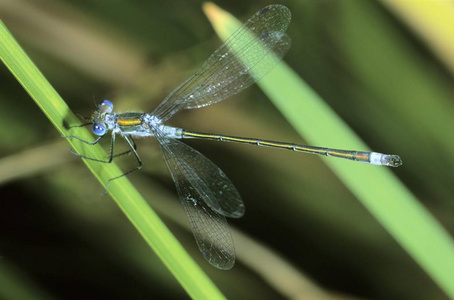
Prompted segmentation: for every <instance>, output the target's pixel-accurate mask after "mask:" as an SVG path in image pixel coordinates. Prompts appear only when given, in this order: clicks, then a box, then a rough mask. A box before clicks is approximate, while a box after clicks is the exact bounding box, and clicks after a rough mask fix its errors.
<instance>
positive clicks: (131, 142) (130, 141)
mask: <svg viewBox="0 0 454 300" xmlns="http://www.w3.org/2000/svg"><path fill="white" fill-rule="evenodd" d="M123 137H124V139H125V140H126V142H127V143H128V145H129V147H130V148H131V149H130V150H129V151H126V152H125V153H129V152H132V153H133V154H134V156H135V158H136V160H137V166H136V167H135V168H133V169H130V170H129V171H127V172H125V173H123V174H121V175H119V176H116V177H113V178H110V179H109V180H108V181H107V183H106V190H105V191H104V194H107V192H108V191H109V187H110V183H111V182H112V181H113V180H115V179H118V178H121V177H123V176H126V175H129V174H131V173H132V172H135V171H137V170H140V169H141V168H142V165H143V164H142V160H141V159H140V157H139V154H138V153H137V146H136V143H135V141H134V139H133V138H132V137H128V136H126V135H125V136H123ZM125 153H120V155H122V154H125Z"/></svg>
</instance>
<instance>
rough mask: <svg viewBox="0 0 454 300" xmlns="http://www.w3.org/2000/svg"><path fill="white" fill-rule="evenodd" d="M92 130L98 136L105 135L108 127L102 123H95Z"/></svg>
mask: <svg viewBox="0 0 454 300" xmlns="http://www.w3.org/2000/svg"><path fill="white" fill-rule="evenodd" d="M91 130H92V131H93V133H94V134H96V135H98V136H103V135H105V134H106V131H107V130H106V127H104V126H102V125H101V124H98V123H94V124H93V126H92V127H91Z"/></svg>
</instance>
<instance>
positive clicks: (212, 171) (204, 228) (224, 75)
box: [65, 5, 401, 269]
mask: <svg viewBox="0 0 454 300" xmlns="http://www.w3.org/2000/svg"><path fill="white" fill-rule="evenodd" d="M289 23H290V11H289V10H288V8H286V7H285V6H282V5H270V6H267V7H265V8H263V9H261V10H260V11H258V12H257V13H256V14H255V15H254V16H252V17H251V18H250V19H249V20H248V21H247V22H246V23H244V24H243V25H242V26H241V27H240V28H239V29H238V30H237V31H236V32H235V33H234V34H233V35H232V36H231V37H230V38H229V39H227V40H226V41H225V42H224V43H223V44H222V45H221V46H220V47H219V49H217V50H216V51H215V52H214V53H213V54H212V55H211V56H210V58H208V60H207V61H205V63H204V64H203V65H202V66H201V67H200V69H199V70H198V71H197V72H196V73H195V74H193V75H192V76H191V77H190V78H189V79H187V80H186V81H185V82H183V83H182V84H181V85H180V86H179V87H178V88H176V89H175V90H174V91H173V92H172V93H170V95H169V96H167V98H165V99H164V101H162V103H161V104H159V105H158V107H157V108H156V109H155V110H154V111H153V112H152V113H150V114H149V113H141V112H127V113H114V112H113V104H112V102H110V101H108V100H104V101H102V102H101V103H100V104H98V106H97V110H96V111H95V112H94V113H93V115H92V117H91V121H90V122H89V123H87V124H83V125H88V124H91V125H92V131H93V133H94V134H95V135H97V136H98V137H97V138H96V139H95V141H94V142H87V141H85V140H82V139H81V138H79V137H77V136H74V135H71V136H65V137H66V138H75V139H78V140H80V141H81V142H84V143H86V144H89V145H94V144H96V143H98V142H99V141H100V140H101V139H102V138H103V137H104V136H106V134H107V132H109V131H110V132H111V147H110V156H109V159H108V160H101V159H97V158H92V157H86V156H82V155H79V156H81V157H82V158H84V159H90V160H94V161H98V162H103V163H110V162H112V160H113V158H114V157H115V156H118V155H114V144H115V136H116V135H120V136H121V137H123V138H124V139H125V140H126V142H127V144H128V145H129V147H130V150H129V151H128V152H131V153H132V154H134V156H135V158H136V159H137V163H138V164H137V167H136V168H135V169H133V170H131V171H128V172H126V173H124V174H122V175H121V176H125V175H126V174H129V173H131V172H132V171H135V170H138V169H140V167H141V166H142V161H141V160H140V157H139V155H138V153H137V150H136V146H135V143H134V139H133V137H155V138H156V139H157V140H158V142H159V145H160V146H161V150H162V152H163V154H164V158H165V163H166V164H167V167H168V169H169V171H170V174H171V176H172V179H173V181H174V182H175V185H176V189H177V191H178V195H179V197H180V200H181V202H182V203H183V207H184V209H185V211H186V213H187V215H188V217H189V222H190V224H191V227H192V231H193V233H194V236H195V239H196V241H197V244H198V246H199V249H200V251H201V252H202V253H203V256H204V257H205V258H206V259H207V260H208V262H209V263H210V264H212V265H213V266H215V267H217V268H219V269H230V268H231V267H232V266H233V264H234V262H235V249H234V245H233V240H232V236H231V233H230V229H229V227H228V224H227V221H226V218H225V217H231V218H239V217H241V216H243V214H244V204H243V201H242V200H241V197H240V195H239V193H238V191H237V189H236V188H235V186H234V185H233V184H232V182H231V181H230V180H229V179H228V178H227V176H226V175H225V174H224V172H223V171H222V170H221V169H220V168H219V167H217V166H216V165H215V164H214V163H213V162H211V161H210V160H208V159H207V158H206V157H205V156H203V155H202V154H201V153H199V152H198V151H196V150H194V149H193V148H191V147H189V146H188V145H186V144H184V143H182V142H180V141H179V139H185V138H190V139H202V140H216V141H221V142H236V143H244V144H251V145H256V146H265V147H273V148H280V149H287V150H293V151H299V152H305V153H312V154H318V155H325V156H334V157H338V158H345V159H350V160H354V161H359V162H364V163H369V164H374V165H383V166H391V167H397V166H399V165H401V160H400V158H399V156H397V155H386V154H381V153H377V152H361V151H348V150H336V149H329V148H323V147H314V146H307V145H297V144H291V143H282V142H275V141H268V140H260V139H253V138H244V137H235V136H226V135H220V134H212V133H200V132H194V131H189V130H185V129H182V128H176V127H171V126H167V125H164V122H166V121H167V120H169V119H170V118H171V117H172V116H173V115H175V114H176V113H177V112H179V111H180V110H182V109H193V108H200V107H204V106H207V105H211V104H214V103H217V102H219V101H222V100H224V99H226V98H228V97H230V96H232V95H235V94H237V93H239V92H240V91H242V90H244V89H245V88H246V87H248V86H250V85H251V84H253V83H255V82H256V81H257V80H259V79H260V78H261V77H263V76H264V75H265V74H266V73H268V72H269V71H270V70H271V69H272V68H273V67H274V66H275V65H276V64H277V63H278V62H279V61H280V60H281V58H282V57H283V56H284V54H285V53H286V52H287V50H288V49H289V48H290V38H289V37H288V36H287V35H286V34H285V31H286V30H287V27H288V25H289ZM83 125H81V126H83ZM121 154H123V153H120V155H121ZM121 176H118V177H115V178H111V179H110V180H109V182H108V183H107V184H109V183H110V182H111V181H112V180H115V179H117V178H119V177H121Z"/></svg>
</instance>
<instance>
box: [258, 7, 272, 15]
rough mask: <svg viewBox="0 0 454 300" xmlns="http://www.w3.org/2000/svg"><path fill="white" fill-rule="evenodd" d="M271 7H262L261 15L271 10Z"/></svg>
mask: <svg viewBox="0 0 454 300" xmlns="http://www.w3.org/2000/svg"><path fill="white" fill-rule="evenodd" d="M270 9H271V6H267V7H264V8H262V9H261V10H260V11H259V15H263V14H264V13H266V12H267V11H269V10H270Z"/></svg>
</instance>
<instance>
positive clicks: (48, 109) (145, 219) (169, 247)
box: [0, 21, 224, 300]
mask: <svg viewBox="0 0 454 300" xmlns="http://www.w3.org/2000/svg"><path fill="white" fill-rule="evenodd" d="M0 57H1V59H2V61H3V62H4V64H5V65H6V66H7V67H8V68H9V70H10V71H11V73H13V74H14V76H15V77H16V79H17V80H18V81H19V82H20V84H21V85H22V86H23V87H24V89H25V90H26V91H27V92H28V94H29V95H30V96H31V98H32V99H33V100H34V101H35V103H36V104H37V105H38V106H39V107H40V108H41V110H42V111H43V112H44V114H45V115H46V116H47V117H48V118H49V120H50V121H51V122H52V124H53V125H54V126H55V127H56V128H57V129H58V131H59V132H60V133H61V134H63V135H68V134H71V132H70V131H68V130H67V129H65V127H67V126H65V124H80V121H79V120H77V118H76V117H75V116H74V114H73V113H72V112H71V111H70V110H69V108H68V106H67V105H66V103H65V102H64V101H63V100H62V99H61V97H60V96H59V95H58V93H57V92H56V91H55V90H54V88H53V87H52V86H51V85H50V83H49V82H48V81H47V80H46V79H45V78H44V76H43V75H42V74H41V72H40V71H39V70H38V69H37V67H36V66H35V65H34V64H33V62H32V61H31V60H30V58H29V57H28V56H27V55H26V54H25V52H24V51H23V50H22V48H21V47H20V46H19V44H18V43H17V42H16V41H15V39H14V38H13V36H12V35H11V33H10V32H9V31H8V29H7V28H6V26H5V25H4V24H3V23H2V22H1V21H0ZM77 135H78V136H80V137H81V138H82V139H86V140H93V137H92V136H91V134H90V133H89V132H88V131H87V130H86V129H83V128H79V130H78V131H77ZM68 141H69V143H70V144H71V146H72V147H73V148H74V149H75V150H76V151H77V152H78V153H83V154H84V155H87V156H90V157H101V158H102V157H106V153H105V151H104V150H103V149H102V148H101V147H100V146H99V145H96V146H93V147H87V146H86V145H81V144H82V143H78V142H74V141H72V140H68ZM84 162H85V164H86V165H87V166H88V168H89V169H90V170H91V171H92V172H93V174H94V175H95V177H96V178H98V180H99V181H100V182H101V184H103V185H105V183H106V182H107V180H108V179H109V178H112V177H115V176H118V175H119V174H121V171H120V170H119V169H118V168H117V166H116V165H115V164H100V163H97V162H93V161H89V160H84ZM109 194H110V195H111V196H112V198H113V199H114V200H115V201H116V203H117V204H118V206H119V207H120V208H121V209H122V211H123V212H124V213H125V215H126V216H127V217H128V219H129V220H130V221H131V223H133V225H134V226H135V227H136V229H137V230H138V231H139V232H140V234H141V235H142V236H143V238H144V239H145V240H146V241H147V243H148V244H149V245H150V246H151V248H152V249H153V250H154V251H155V252H156V254H157V255H158V256H159V257H160V258H161V260H162V261H163V262H164V264H165V265H166V266H167V267H168V268H169V270H170V271H171V272H172V274H173V275H174V276H175V277H176V278H177V280H178V281H179V282H180V284H181V285H182V286H183V288H184V289H186V291H187V292H188V294H189V295H190V296H191V297H192V298H194V299H210V300H212V299H224V297H223V295H222V294H221V293H220V291H219V290H218V289H217V287H216V286H215V285H214V284H213V283H212V282H211V280H210V279H209V278H208V277H207V276H206V275H205V274H204V273H203V271H202V270H201V269H200V267H198V265H197V264H196V263H195V262H194V261H193V260H192V259H191V257H190V256H189V255H188V254H187V253H186V251H185V250H184V249H183V247H182V246H181V245H180V244H179V243H178V241H177V240H176V239H175V237H174V236H173V235H172V233H171V232H170V231H169V230H168V228H167V227H166V226H165V225H164V223H163V222H162V221H161V220H160V219H159V217H158V216H157V215H156V214H155V213H154V211H153V210H152V209H151V208H150V207H149V205H148V204H147V202H146V201H145V200H144V199H143V198H142V196H141V195H140V194H139V193H138V192H137V190H136V189H135V188H134V187H133V186H132V185H131V183H130V182H129V181H128V180H127V179H126V178H122V179H119V180H116V181H115V182H113V183H112V184H111V186H110V189H109ZM106 251H109V250H108V249H106Z"/></svg>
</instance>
